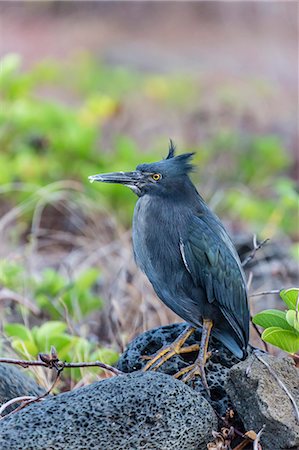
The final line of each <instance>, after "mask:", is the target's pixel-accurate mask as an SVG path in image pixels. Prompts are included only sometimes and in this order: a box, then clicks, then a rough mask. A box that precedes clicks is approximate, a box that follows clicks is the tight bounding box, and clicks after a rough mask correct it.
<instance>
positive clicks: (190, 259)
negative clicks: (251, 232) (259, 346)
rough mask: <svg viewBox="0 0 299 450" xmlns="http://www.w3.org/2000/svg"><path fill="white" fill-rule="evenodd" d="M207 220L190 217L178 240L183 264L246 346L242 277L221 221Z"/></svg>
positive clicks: (236, 256) (244, 294) (201, 217)
mask: <svg viewBox="0 0 299 450" xmlns="http://www.w3.org/2000/svg"><path fill="white" fill-rule="evenodd" d="M211 217H212V220H213V223H212V225H213V226H211ZM208 219H209V220H205V217H204V216H202V215H201V216H200V217H198V216H193V218H192V221H191V226H190V228H189V230H188V233H187V235H186V236H185V239H183V240H181V246H182V249H183V254H184V263H185V265H186V267H187V268H188V271H189V273H190V274H191V276H192V279H193V282H194V283H195V284H197V285H200V286H201V287H202V288H204V289H205V291H206V295H207V299H208V301H209V302H210V303H213V302H216V303H217V306H219V308H220V310H221V312H222V313H223V315H224V317H225V318H226V319H227V321H228V322H229V323H230V325H231V327H232V328H233V329H234V331H235V332H236V334H237V336H238V337H239V339H240V341H241V342H243V343H244V346H247V343H248V338H249V310H248V300H247V290H246V282H245V276H244V273H243V270H242V267H241V263H240V260H239V257H238V255H237V252H236V250H235V248H234V246H233V244H232V242H231V240H230V238H229V236H228V234H227V233H226V231H225V229H224V228H223V226H222V224H221V222H220V221H219V219H218V218H217V217H216V216H214V215H212V216H210V217H209V218H208Z"/></svg>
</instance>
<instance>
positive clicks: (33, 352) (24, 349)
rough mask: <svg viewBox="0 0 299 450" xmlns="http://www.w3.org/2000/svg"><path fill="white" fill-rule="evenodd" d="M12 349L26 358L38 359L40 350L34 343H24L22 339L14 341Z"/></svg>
mask: <svg viewBox="0 0 299 450" xmlns="http://www.w3.org/2000/svg"><path fill="white" fill-rule="evenodd" d="M11 346H12V348H13V349H14V350H15V351H16V352H17V353H19V354H20V355H21V356H23V357H25V358H28V359H30V358H36V356H37V354H38V351H39V350H38V348H37V346H36V345H35V343H34V342H33V341H23V340H22V339H14V340H13V342H12V344H11Z"/></svg>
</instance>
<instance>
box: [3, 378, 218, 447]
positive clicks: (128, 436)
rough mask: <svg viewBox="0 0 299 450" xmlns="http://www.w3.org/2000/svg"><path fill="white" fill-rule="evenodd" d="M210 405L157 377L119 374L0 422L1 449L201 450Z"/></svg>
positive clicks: (210, 426) (211, 422) (212, 424)
mask: <svg viewBox="0 0 299 450" xmlns="http://www.w3.org/2000/svg"><path fill="white" fill-rule="evenodd" d="M216 429H217V418H216V416H215V414H214V412H213V410H212V408H211V407H210V405H209V404H208V402H207V401H206V400H205V399H204V398H203V397H202V396H201V395H199V394H197V393H196V392H194V391H193V390H192V389H190V388H189V387H188V386H186V385H185V384H184V383H181V382H179V381H177V380H175V379H174V378H172V377H170V376H168V375H164V374H161V373H160V374H159V373H153V372H148V373H134V374H128V375H120V376H117V377H114V378H110V379H107V380H104V381H100V382H97V383H94V384H91V385H89V386H86V387H83V388H79V389H76V390H73V391H71V392H67V393H64V394H60V395H57V396H55V397H50V398H47V399H46V400H44V401H42V402H40V403H35V404H31V405H30V406H28V407H26V408H25V409H23V410H21V411H19V412H17V413H15V414H12V415H11V416H10V417H7V418H5V419H3V420H2V421H0V448H1V449H2V450H12V449H14V450H62V449H63V450H86V449H89V450H91V449H94V450H129V449H130V450H143V449H152V450H155V449H156V450H202V449H204V448H206V443H207V442H208V441H209V440H211V431H212V430H216Z"/></svg>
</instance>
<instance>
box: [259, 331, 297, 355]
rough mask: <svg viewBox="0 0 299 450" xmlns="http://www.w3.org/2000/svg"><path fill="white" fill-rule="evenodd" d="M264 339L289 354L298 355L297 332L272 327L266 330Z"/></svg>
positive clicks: (263, 335)
mask: <svg viewBox="0 0 299 450" xmlns="http://www.w3.org/2000/svg"><path fill="white" fill-rule="evenodd" d="M262 339H263V340H264V341H265V342H268V343H269V344H272V345H275V346H276V347H278V348H281V349H282V350H284V351H285V352H288V353H297V352H298V350H299V335H298V333H296V332H295V331H289V330H283V329H282V328H279V327H270V328H267V329H266V330H264V332H263V334H262Z"/></svg>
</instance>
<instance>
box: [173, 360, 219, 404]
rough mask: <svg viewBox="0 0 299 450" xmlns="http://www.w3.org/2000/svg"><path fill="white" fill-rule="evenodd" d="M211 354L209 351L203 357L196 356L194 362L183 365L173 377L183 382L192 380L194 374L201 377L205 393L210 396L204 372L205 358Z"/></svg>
mask: <svg viewBox="0 0 299 450" xmlns="http://www.w3.org/2000/svg"><path fill="white" fill-rule="evenodd" d="M210 356H211V352H209V353H207V354H206V356H205V358H197V360H196V361H195V363H194V364H191V365H190V366H188V367H184V368H183V369H181V370H180V371H179V372H178V373H176V374H175V375H174V378H181V377H182V378H181V381H183V382H184V383H187V382H188V381H190V380H192V379H193V378H195V377H196V376H198V375H199V376H200V377H201V381H202V384H203V386H204V388H205V390H206V391H207V393H208V394H209V396H210V389H209V386H208V382H207V378H206V373H205V364H206V361H207V359H208V358H209V357H210Z"/></svg>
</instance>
